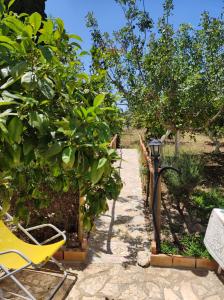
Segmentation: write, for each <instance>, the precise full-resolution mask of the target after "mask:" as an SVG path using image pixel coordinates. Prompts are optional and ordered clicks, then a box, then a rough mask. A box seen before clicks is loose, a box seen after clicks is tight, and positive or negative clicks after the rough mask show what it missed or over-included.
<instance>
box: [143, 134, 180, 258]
mask: <svg viewBox="0 0 224 300" xmlns="http://www.w3.org/2000/svg"><path fill="white" fill-rule="evenodd" d="M161 145H162V142H161V141H160V140H157V139H153V140H151V141H150V142H149V147H150V150H151V157H152V159H153V162H154V185H153V203H152V217H153V226H154V239H155V241H156V249H157V251H158V253H160V252H161V241H160V228H159V224H158V221H159V220H158V214H157V211H158V183H159V178H160V176H161V174H162V173H163V172H164V171H166V170H173V171H175V172H177V173H178V174H180V171H179V170H178V169H176V168H174V167H170V166H168V167H163V168H160V170H159V158H160V150H161Z"/></svg>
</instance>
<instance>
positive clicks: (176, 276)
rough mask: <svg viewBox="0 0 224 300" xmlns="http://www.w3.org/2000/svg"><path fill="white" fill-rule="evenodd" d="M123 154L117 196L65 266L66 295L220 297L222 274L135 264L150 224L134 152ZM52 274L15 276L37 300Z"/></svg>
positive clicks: (4, 287)
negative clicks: (83, 258) (85, 249)
mask: <svg viewBox="0 0 224 300" xmlns="http://www.w3.org/2000/svg"><path fill="white" fill-rule="evenodd" d="M122 152H123V155H122V156H123V161H122V168H121V177H122V179H123V182H124V187H123V189H122V191H121V194H120V197H119V198H118V200H116V201H110V203H109V207H110V209H109V211H108V212H107V213H106V214H105V215H103V216H101V217H100V218H99V220H98V221H97V226H96V230H95V232H94V233H93V234H92V235H91V238H90V251H89V257H88V260H87V262H86V264H82V265H78V264H68V265H67V267H68V269H69V270H70V271H71V273H74V274H76V275H77V278H78V279H77V282H76V283H75V285H74V286H73V288H72V290H71V292H70V293H69V295H68V296H67V298H66V299H67V300H148V299H151V300H224V286H223V282H224V276H220V277H219V278H218V277H217V275H216V274H215V273H213V272H207V271H198V270H197V271H196V270H192V271H191V270H177V269H168V268H163V269H161V268H152V267H147V268H142V267H140V266H138V264H137V253H138V252H139V251H140V252H142V251H145V253H147V251H148V250H147V249H149V243H150V240H149V237H148V234H147V232H148V231H149V224H148V221H147V219H145V214H144V203H143V198H142V195H141V182H140V177H139V164H138V153H137V150H134V149H124V150H123V151H122ZM53 275H54V274H49V273H42V272H41V273H37V272H32V271H24V272H23V273H22V274H18V279H20V280H21V281H22V282H23V283H24V284H25V286H26V287H27V288H28V289H30V290H32V291H34V293H35V296H36V297H37V299H38V300H45V299H47V295H48V294H49V291H50V290H51V289H52V287H53V286H54V285H55V284H56V281H57V277H56V276H55V275H54V276H53ZM72 284H73V282H72V281H71V280H69V279H68V280H67V281H66V284H65V285H64V286H63V287H62V288H61V289H60V292H59V293H58V294H57V296H55V297H54V300H62V299H63V300H64V299H65V298H64V295H65V294H66V292H67V291H69V290H70V287H71V285H72ZM7 291H13V292H16V291H17V290H16V287H15V285H13V283H12V281H11V280H9V279H8V280H5V281H2V282H1V283H0V299H14V300H19V298H17V297H15V296H14V295H13V294H12V293H10V294H9V293H7ZM3 294H4V296H3Z"/></svg>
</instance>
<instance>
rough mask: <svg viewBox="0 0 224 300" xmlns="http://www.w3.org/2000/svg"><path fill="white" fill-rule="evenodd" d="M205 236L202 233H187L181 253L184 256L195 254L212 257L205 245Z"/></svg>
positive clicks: (182, 241)
mask: <svg viewBox="0 0 224 300" xmlns="http://www.w3.org/2000/svg"><path fill="white" fill-rule="evenodd" d="M203 240H204V236H203V235H202V234H200V235H195V234H185V235H184V236H183V237H182V239H181V240H180V243H181V245H182V247H183V250H182V251H181V254H182V255H184V256H195V257H202V258H211V256H210V254H209V253H208V251H207V249H206V248H205V245H204V242H203Z"/></svg>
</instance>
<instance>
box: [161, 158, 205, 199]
mask: <svg viewBox="0 0 224 300" xmlns="http://www.w3.org/2000/svg"><path fill="white" fill-rule="evenodd" d="M164 164H165V165H172V166H174V167H176V168H177V169H179V170H180V171H181V174H180V175H179V174H177V173H176V172H173V171H167V172H166V174H165V182H166V185H167V187H168V189H169V192H170V193H171V194H172V195H174V197H175V198H177V199H180V198H181V197H182V198H181V199H185V198H188V196H189V195H190V194H191V193H192V192H193V189H194V188H195V187H196V186H197V185H198V184H199V183H200V181H201V179H202V171H203V169H202V164H201V162H200V160H199V159H198V157H194V156H192V155H189V154H187V153H184V154H181V155H180V156H179V157H169V158H166V159H165V162H164Z"/></svg>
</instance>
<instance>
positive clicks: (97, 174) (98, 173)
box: [90, 161, 104, 184]
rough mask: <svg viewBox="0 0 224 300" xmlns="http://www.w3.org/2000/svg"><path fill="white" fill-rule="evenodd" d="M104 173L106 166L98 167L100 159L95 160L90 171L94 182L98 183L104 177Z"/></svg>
mask: <svg viewBox="0 0 224 300" xmlns="http://www.w3.org/2000/svg"><path fill="white" fill-rule="evenodd" d="M103 173H104V168H100V169H98V161H94V163H93V165H92V168H91V173H90V178H91V182H92V183H93V184H97V183H98V182H99V181H100V179H101V178H102V176H103Z"/></svg>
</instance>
